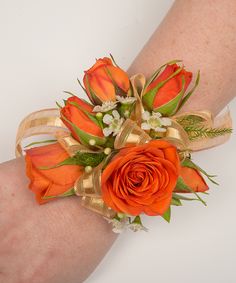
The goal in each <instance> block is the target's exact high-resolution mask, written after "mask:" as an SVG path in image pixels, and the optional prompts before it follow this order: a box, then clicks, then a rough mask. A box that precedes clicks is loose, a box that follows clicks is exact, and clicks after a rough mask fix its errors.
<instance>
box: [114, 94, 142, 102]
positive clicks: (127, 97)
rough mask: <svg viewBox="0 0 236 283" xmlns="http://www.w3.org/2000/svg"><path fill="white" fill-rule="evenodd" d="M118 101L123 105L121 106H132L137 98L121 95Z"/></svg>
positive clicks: (118, 96) (117, 97) (117, 96)
mask: <svg viewBox="0 0 236 283" xmlns="http://www.w3.org/2000/svg"><path fill="white" fill-rule="evenodd" d="M116 99H117V100H118V101H119V102H120V103H121V104H132V103H134V102H135V101H136V100H137V98H136V97H133V96H126V97H124V96H120V95H116Z"/></svg>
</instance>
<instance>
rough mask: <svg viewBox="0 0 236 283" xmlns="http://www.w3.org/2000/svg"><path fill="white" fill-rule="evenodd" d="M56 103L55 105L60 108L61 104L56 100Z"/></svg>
mask: <svg viewBox="0 0 236 283" xmlns="http://www.w3.org/2000/svg"><path fill="white" fill-rule="evenodd" d="M56 105H57V107H58V108H59V109H61V108H62V106H61V105H60V103H59V102H57V101H56Z"/></svg>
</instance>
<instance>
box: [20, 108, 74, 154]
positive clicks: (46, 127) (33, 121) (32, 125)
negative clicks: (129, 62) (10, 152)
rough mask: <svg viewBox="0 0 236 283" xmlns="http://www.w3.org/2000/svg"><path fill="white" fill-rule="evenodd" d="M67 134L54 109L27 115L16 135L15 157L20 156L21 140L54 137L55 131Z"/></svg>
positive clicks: (57, 111) (56, 110)
mask: <svg viewBox="0 0 236 283" xmlns="http://www.w3.org/2000/svg"><path fill="white" fill-rule="evenodd" d="M59 130H60V131H62V132H66V133H68V132H69V131H68V129H67V128H66V126H65V125H64V124H63V122H62V121H61V119H60V117H59V110H58V109H56V108H52V109H44V110H40V111H36V112H33V113H31V114H29V115H28V116H27V117H26V118H25V119H24V120H23V121H22V122H21V123H20V125H19V128H18V132H17V135H16V152H15V153H16V157H19V156H21V155H22V154H23V153H22V146H21V143H22V140H23V139H25V138H27V137H31V136H35V135H47V134H48V135H55V132H56V131H59Z"/></svg>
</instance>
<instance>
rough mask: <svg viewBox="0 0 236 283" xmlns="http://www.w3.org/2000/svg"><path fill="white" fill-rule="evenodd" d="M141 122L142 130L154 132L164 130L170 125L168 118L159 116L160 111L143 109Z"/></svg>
mask: <svg viewBox="0 0 236 283" xmlns="http://www.w3.org/2000/svg"><path fill="white" fill-rule="evenodd" d="M142 119H143V121H144V122H143V123H142V124H141V128H142V129H143V130H154V131H155V132H166V128H163V127H167V126H170V125H171V120H170V119H169V118H161V113H159V112H152V114H151V113H150V112H148V111H144V112H143V114H142Z"/></svg>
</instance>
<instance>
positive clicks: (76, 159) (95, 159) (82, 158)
mask: <svg viewBox="0 0 236 283" xmlns="http://www.w3.org/2000/svg"><path fill="white" fill-rule="evenodd" d="M106 157H107V155H106V154H105V153H104V152H97V153H95V152H93V153H92V152H80V151H78V152H77V153H76V155H75V156H73V157H69V158H67V159H65V160H63V161H61V162H59V163H57V164H55V165H54V166H41V167H39V168H38V169H40V170H48V169H54V168H58V167H61V166H66V165H78V166H84V167H86V166H91V167H96V166H97V165H98V164H100V163H101V162H102V161H103V159H104V158H106Z"/></svg>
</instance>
